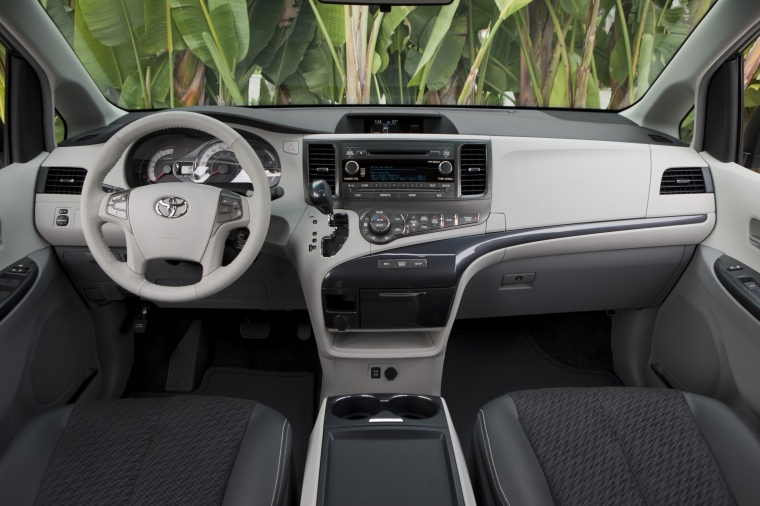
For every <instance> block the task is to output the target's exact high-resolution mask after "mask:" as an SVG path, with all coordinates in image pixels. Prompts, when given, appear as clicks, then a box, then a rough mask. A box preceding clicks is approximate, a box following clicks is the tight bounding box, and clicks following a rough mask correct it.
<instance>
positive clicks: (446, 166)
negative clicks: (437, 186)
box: [438, 160, 454, 176]
mask: <svg viewBox="0 0 760 506" xmlns="http://www.w3.org/2000/svg"><path fill="white" fill-rule="evenodd" d="M453 170H454V166H453V165H451V162H449V161H446V160H444V161H442V162H441V163H440V164H438V172H439V173H440V174H442V175H444V176H448V175H449V174H451V172H452V171H453Z"/></svg>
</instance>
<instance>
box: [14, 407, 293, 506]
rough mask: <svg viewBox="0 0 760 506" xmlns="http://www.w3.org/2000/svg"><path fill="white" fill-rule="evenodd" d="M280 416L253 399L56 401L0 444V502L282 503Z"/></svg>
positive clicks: (286, 460)
mask: <svg viewBox="0 0 760 506" xmlns="http://www.w3.org/2000/svg"><path fill="white" fill-rule="evenodd" d="M290 447H291V431H290V424H289V423H288V421H287V420H285V418H283V416H282V415H280V414H279V413H277V412H276V411H274V410H272V409H270V408H268V407H266V406H264V405H263V404H258V403H256V402H254V401H248V400H242V399H228V398H219V397H203V396H183V397H163V398H151V399H121V400H114V401H95V402H90V403H82V404H79V405H76V406H72V405H69V406H65V407H63V408H60V409H56V410H53V411H51V412H48V413H46V414H43V415H41V416H39V417H37V418H35V419H33V420H32V421H31V422H29V423H28V424H26V425H25V426H24V427H23V428H22V429H21V430H20V431H19V432H18V433H17V434H16V435H15V436H14V437H13V439H12V440H11V442H10V443H9V444H8V446H7V447H6V448H5V449H4V450H3V452H2V454H0V504H8V505H11V504H12V505H14V506H21V505H27V504H37V505H48V504H50V505H52V504H55V505H68V504H72V505H73V504H76V505H88V504H99V505H100V504H108V505H120V504H161V505H167V504H182V505H191V504H203V505H212V504H225V505H228V504H229V505H236V504H246V505H266V506H271V505H273V504H284V502H285V501H286V500H287V497H286V496H288V493H289V479H290V473H289V470H290Z"/></svg>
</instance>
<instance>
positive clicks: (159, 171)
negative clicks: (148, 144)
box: [147, 147, 177, 184]
mask: <svg viewBox="0 0 760 506" xmlns="http://www.w3.org/2000/svg"><path fill="white" fill-rule="evenodd" d="M173 158H174V147H165V148H162V149H160V150H158V151H156V153H155V154H154V155H153V157H152V158H151V159H150V161H149V162H148V171H147V172H148V173H147V176H148V182H149V183H151V184H152V183H158V182H159V181H161V180H163V181H177V178H176V177H175V176H174V172H173V170H172V164H173V162H172V159H173Z"/></svg>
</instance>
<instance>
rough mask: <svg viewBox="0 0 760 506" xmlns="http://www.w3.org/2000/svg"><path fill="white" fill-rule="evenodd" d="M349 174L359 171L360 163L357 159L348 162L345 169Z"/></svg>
mask: <svg viewBox="0 0 760 506" xmlns="http://www.w3.org/2000/svg"><path fill="white" fill-rule="evenodd" d="M343 170H345V171H346V174H348V175H349V176H355V175H356V174H357V173H358V172H359V164H358V163H357V162H356V161H355V160H349V161H347V162H346V166H345V167H344V169H343Z"/></svg>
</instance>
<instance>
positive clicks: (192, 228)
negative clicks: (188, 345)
mask: <svg viewBox="0 0 760 506" xmlns="http://www.w3.org/2000/svg"><path fill="white" fill-rule="evenodd" d="M169 128H186V129H188V128H189V129H194V130H198V131H200V132H203V133H205V134H209V135H212V136H214V137H216V138H217V139H219V140H221V141H223V142H225V143H226V144H227V145H228V146H229V147H230V149H231V150H232V151H233V152H234V153H235V156H236V157H237V159H238V162H239V163H240V166H241V167H242V168H243V170H244V171H245V173H246V174H248V177H250V179H251V182H252V183H253V187H254V189H255V191H254V192H253V195H252V196H242V195H238V194H236V193H232V192H229V191H226V190H224V191H223V190H222V189H220V188H216V187H213V186H207V185H203V184H188V183H161V184H157V185H149V186H142V187H138V188H133V189H131V190H127V191H122V192H117V193H105V192H104V191H103V190H102V185H103V180H104V179H105V177H106V175H107V174H108V173H109V172H110V171H111V169H112V168H113V167H114V166H115V165H116V163H117V162H118V161H119V159H120V158H121V157H122V156H123V155H124V153H125V152H126V150H127V148H128V147H129V146H130V145H131V144H132V143H133V142H135V141H136V140H138V139H140V138H142V137H144V136H146V135H149V134H151V133H153V132H158V131H160V130H165V129H169ZM268 189H269V184H268V182H267V178H266V174H265V172H264V169H263V167H262V166H261V162H260V161H259V158H258V156H256V153H255V151H254V150H253V148H252V147H251V145H250V144H248V142H247V141H246V140H245V139H243V137H241V136H240V134H238V133H237V132H235V130H233V129H232V128H230V127H229V126H227V125H225V124H224V123H221V122H220V121H217V120H215V119H213V118H210V117H208V116H204V115H201V114H197V113H191V112H183V111H167V112H160V113H156V114H151V115H149V116H145V117H143V118H141V119H138V120H137V121H134V122H132V123H130V124H129V125H127V126H126V127H124V128H122V129H121V130H119V131H118V132H117V133H116V134H115V135H114V136H113V137H111V139H110V140H108V142H106V143H105V144H104V145H103V147H102V149H101V150H100V156H98V158H97V160H96V161H95V162H94V163H93V164H92V165H91V166H89V167H87V177H86V178H85V181H84V187H83V188H82V207H81V212H82V229H83V231H84V237H85V240H86V241H87V246H88V247H89V248H90V251H91V252H92V256H93V257H95V261H96V262H97V263H98V265H99V266H100V267H101V268H102V269H103V271H105V273H106V274H107V275H108V276H109V277H110V278H111V279H113V280H114V281H115V282H116V283H117V284H119V285H120V286H121V287H123V288H124V289H126V290H128V291H130V292H132V293H134V294H135V295H139V296H140V297H143V298H146V299H150V300H155V301H159V302H187V301H193V300H198V299H202V298H205V297H208V296H209V295H213V294H214V293H216V292H218V291H220V290H222V289H224V288H226V287H227V286H229V285H230V284H232V283H233V282H234V281H235V280H237V279H238V278H239V277H240V276H241V275H242V274H243V273H244V272H245V271H246V270H247V269H248V267H250V266H251V264H252V263H253V261H254V260H255V259H256V256H257V255H258V254H259V251H260V250H261V246H262V245H263V244H264V239H265V238H266V234H267V230H268V228H269V218H270V215H271V206H272V204H271V199H270V196H269V191H268ZM104 223H116V224H117V225H119V226H120V227H121V229H122V230H123V231H124V235H125V236H126V241H127V258H126V262H121V261H119V260H118V259H117V258H116V257H115V256H114V254H113V253H112V252H111V250H110V249H109V247H108V245H107V244H106V240H105V237H104V236H103V231H102V228H103V224H104ZM242 227H247V228H248V230H249V231H250V235H249V237H248V239H247V241H246V243H245V246H243V249H242V250H241V251H240V253H239V254H238V256H237V258H235V260H233V261H232V262H231V263H230V264H229V265H227V266H224V267H223V266H222V255H223V252H224V242H225V239H226V238H227V235H228V232H229V231H230V230H231V229H234V228H242ZM156 259H171V260H185V261H190V262H197V263H200V264H201V266H202V268H203V277H202V278H201V280H200V281H199V282H197V283H195V284H192V285H186V286H163V285H157V284H154V283H151V282H150V281H148V280H147V279H145V269H146V266H147V263H148V262H149V261H150V260H156Z"/></svg>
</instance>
